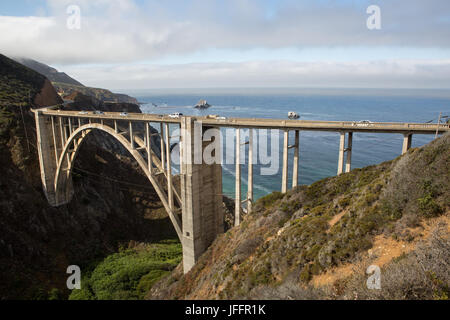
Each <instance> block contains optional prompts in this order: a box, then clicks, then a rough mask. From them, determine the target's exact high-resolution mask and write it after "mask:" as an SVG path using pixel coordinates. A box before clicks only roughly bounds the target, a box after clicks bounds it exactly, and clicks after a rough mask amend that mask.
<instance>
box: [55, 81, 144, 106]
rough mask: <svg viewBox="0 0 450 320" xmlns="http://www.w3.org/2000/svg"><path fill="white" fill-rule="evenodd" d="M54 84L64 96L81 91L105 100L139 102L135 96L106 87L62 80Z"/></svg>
mask: <svg viewBox="0 0 450 320" xmlns="http://www.w3.org/2000/svg"><path fill="white" fill-rule="evenodd" d="M53 85H54V87H55V88H56V89H57V90H58V92H62V93H63V96H64V97H65V96H67V95H71V94H73V93H74V92H81V93H82V94H84V95H87V96H91V97H94V98H95V99H97V100H100V101H103V102H115V103H135V104H137V103H138V101H137V100H136V99H135V98H132V97H130V96H127V95H125V94H118V93H112V92H111V91H109V90H106V89H100V88H91V87H84V86H77V85H72V84H67V83H62V82H53Z"/></svg>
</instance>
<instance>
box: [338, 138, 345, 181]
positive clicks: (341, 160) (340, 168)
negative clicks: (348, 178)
mask: <svg viewBox="0 0 450 320" xmlns="http://www.w3.org/2000/svg"><path fill="white" fill-rule="evenodd" d="M340 134H341V137H340V140H339V162H338V171H337V174H338V175H340V174H342V173H344V153H345V132H341V133H340Z"/></svg>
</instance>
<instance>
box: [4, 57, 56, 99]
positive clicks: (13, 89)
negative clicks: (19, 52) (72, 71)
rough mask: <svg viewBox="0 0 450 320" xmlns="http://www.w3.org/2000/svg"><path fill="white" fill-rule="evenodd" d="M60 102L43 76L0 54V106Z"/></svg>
mask: <svg viewBox="0 0 450 320" xmlns="http://www.w3.org/2000/svg"><path fill="white" fill-rule="evenodd" d="M29 103H34V104H36V105H38V106H50V105H56V104H59V103H62V100H61V98H60V97H59V95H58V94H57V93H56V91H55V89H54V88H53V87H52V86H51V84H50V82H49V81H48V80H47V79H46V78H45V76H43V75H41V74H39V73H36V72H34V71H33V70H31V69H29V68H27V67H25V66H23V65H21V64H19V63H17V62H15V61H13V60H11V59H9V58H7V57H5V56H4V55H1V54H0V106H5V105H24V104H29Z"/></svg>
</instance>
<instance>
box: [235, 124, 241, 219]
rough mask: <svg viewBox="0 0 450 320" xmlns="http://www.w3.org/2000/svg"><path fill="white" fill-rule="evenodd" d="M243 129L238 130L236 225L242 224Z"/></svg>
mask: <svg viewBox="0 0 450 320" xmlns="http://www.w3.org/2000/svg"><path fill="white" fill-rule="evenodd" d="M240 158H241V129H239V128H236V159H235V160H236V189H235V193H236V195H235V200H234V225H235V226H238V225H239V224H240V223H241V159H240Z"/></svg>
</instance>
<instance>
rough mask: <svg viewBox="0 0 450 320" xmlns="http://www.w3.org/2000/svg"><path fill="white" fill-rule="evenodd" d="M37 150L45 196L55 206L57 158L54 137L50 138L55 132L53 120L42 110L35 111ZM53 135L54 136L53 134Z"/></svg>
mask: <svg viewBox="0 0 450 320" xmlns="http://www.w3.org/2000/svg"><path fill="white" fill-rule="evenodd" d="M35 121H36V135H37V151H38V155H39V166H40V169H41V181H42V187H43V189H44V193H45V196H46V197H47V200H48V202H49V204H50V205H51V206H56V205H57V203H56V193H55V173H56V167H57V158H56V156H55V150H56V145H55V141H56V138H55V139H54V138H52V135H53V133H56V130H54V126H53V125H52V124H53V123H54V122H53V121H51V120H50V118H49V117H46V116H44V115H43V114H42V111H36V112H35ZM54 137H55V136H54Z"/></svg>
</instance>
